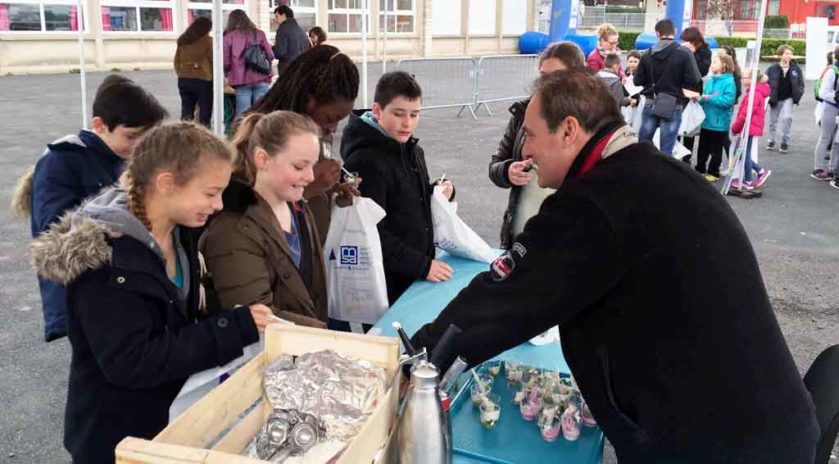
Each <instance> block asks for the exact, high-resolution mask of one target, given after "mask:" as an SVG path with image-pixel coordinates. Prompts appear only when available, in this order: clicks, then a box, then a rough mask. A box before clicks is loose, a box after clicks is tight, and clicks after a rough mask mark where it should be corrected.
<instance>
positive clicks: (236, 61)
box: [224, 10, 274, 116]
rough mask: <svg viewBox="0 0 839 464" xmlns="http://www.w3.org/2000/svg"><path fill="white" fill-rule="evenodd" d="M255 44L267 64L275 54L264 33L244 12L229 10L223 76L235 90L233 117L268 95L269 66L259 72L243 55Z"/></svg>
mask: <svg viewBox="0 0 839 464" xmlns="http://www.w3.org/2000/svg"><path fill="white" fill-rule="evenodd" d="M254 44H258V45H259V48H261V49H262V53H264V54H265V58H266V59H267V60H268V63H269V64H270V63H271V62H272V61H273V60H274V52H272V51H271V45H270V44H269V43H268V39H267V38H266V37H265V33H264V32H262V31H260V30H259V29H257V27H256V25H254V23H253V21H251V20H250V18H248V15H247V14H246V13H245V12H244V11H242V10H233V11H231V12H230V16H229V17H228V18H227V27H226V28H225V29H224V74H225V75H226V76H227V83H228V84H230V86H231V87H233V88H234V89H235V90H236V116H239V115H241V114H242V113H244V112H245V111H247V110H248V108H250V107H251V106H252V105H253V104H254V103H255V102H256V101H257V100H259V99H260V98H262V96H263V95H265V94H266V93H268V85H269V84H270V83H271V75H272V70H271V66H268V72H267V73H262V72H259V71H257V70H255V69H253V68H251V67H248V66H247V65H246V64H245V52H246V51H247V50H248V48H250V47H251V45H254Z"/></svg>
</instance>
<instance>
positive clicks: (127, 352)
mask: <svg viewBox="0 0 839 464" xmlns="http://www.w3.org/2000/svg"><path fill="white" fill-rule="evenodd" d="M180 240H181V244H182V246H183V247H184V250H185V251H186V255H187V256H188V259H189V269H185V270H184V272H185V273H187V272H188V273H189V281H190V282H192V283H194V284H193V285H190V289H189V294H188V297H187V298H186V300H185V302H182V299H181V298H179V291H178V289H177V288H176V287H175V286H174V284H172V282H171V281H170V280H169V278H168V276H167V275H166V269H165V266H164V264H163V262H162V260H161V259H160V258H159V256H158V255H157V254H156V253H155V252H154V251H152V250H151V249H150V248H149V247H148V246H147V244H145V243H141V242H140V241H138V240H136V239H134V238H132V237H130V236H127V235H124V236H121V237H114V236H113V235H112V234H108V233H106V232H105V230H104V229H103V228H101V227H100V226H99V225H98V224H96V223H94V221H93V220H91V219H89V218H87V219H84V220H83V222H82V224H81V227H77V225H74V226H73V228H72V229H71V228H70V219H69V217H65V218H64V219H62V221H61V222H59V223H57V224H56V225H55V226H53V228H51V231H50V233H49V234H46V235H45V236H42V237H41V238H40V239H38V240H36V241H35V243H36V245H37V250H36V248H33V255H34V256H33V258H34V260H35V261H36V262H39V261H40V262H41V263H42V266H43V267H41V268H39V269H38V271H39V273H41V274H42V275H45V276H46V277H49V278H51V279H53V280H62V281H63V282H62V283H65V284H67V302H68V304H67V313H68V332H69V333H68V337H69V339H70V344H71V347H72V361H71V364H70V380H69V386H68V393H67V407H66V411H65V417H64V446H65V448H67V450H68V451H69V452H70V454H71V455H72V457H73V461H74V462H76V463H79V464H81V463H84V464H97V463H111V464H112V463H113V462H114V459H115V458H114V449H115V448H116V445H117V444H118V443H119V442H120V440H122V439H123V438H125V437H127V436H129V435H130V436H134V437H140V438H147V439H151V438H153V437H154V436H155V435H157V433H158V432H160V431H161V430H163V428H164V427H165V426H166V424H167V423H168V421H169V407H170V405H171V403H172V401H173V400H174V399H175V397H176V396H177V394H178V392H179V391H180V389H181V387H182V386H183V384H184V382H185V381H186V379H187V377H189V376H190V375H192V374H193V373H195V372H198V371H201V370H204V369H209V368H211V367H215V366H219V365H223V364H225V363H227V362H229V361H231V360H233V359H235V358H237V357H239V356H241V355H242V347H244V346H247V345H249V344H251V343H255V342H256V341H258V340H259V334H258V332H257V329H256V326H255V325H254V322H253V319H252V317H251V315H250V311H249V309H248V308H247V307H240V308H236V309H234V310H233V311H224V312H220V313H218V314H215V315H212V316H210V317H208V318H205V319H203V320H201V321H200V322H199V320H198V319H199V301H200V299H201V295H200V293H201V291H200V286H199V285H198V284H197V283H198V282H199V278H200V277H199V264H198V252H197V248H196V241H195V237H194V234H193V233H192V231H189V230H186V229H184V230H182V231H181V234H180ZM49 254H53V255H55V256H56V257H57V258H55V261H52V260H49V259H48V255H49ZM58 261H61V262H65V263H67V268H61V267H56V266H55V263H56V262H58ZM48 263H52V265H50V264H48Z"/></svg>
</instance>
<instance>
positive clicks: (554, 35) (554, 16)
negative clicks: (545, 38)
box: [550, 0, 579, 42]
mask: <svg viewBox="0 0 839 464" xmlns="http://www.w3.org/2000/svg"><path fill="white" fill-rule="evenodd" d="M578 2H579V0H553V1H552V2H551V33H550V36H551V42H556V41H558V40H564V39H565V38H566V37H568V36H570V35H573V34H575V33H576V30H575V29H576V27H577V24H576V16H577V15H576V14H573V15H572V9H573V11H574V12H575V13H576V11H577V8H576V7H572V6H571V5H572V3H573V4H575V5H576V4H577V3H578ZM572 17H573V18H574V19H573V21H574V25H573V27H572V26H571V24H572V23H571V21H572Z"/></svg>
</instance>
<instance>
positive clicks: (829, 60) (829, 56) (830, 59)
mask: <svg viewBox="0 0 839 464" xmlns="http://www.w3.org/2000/svg"><path fill="white" fill-rule="evenodd" d="M827 65H828V66H832V65H833V52H827Z"/></svg>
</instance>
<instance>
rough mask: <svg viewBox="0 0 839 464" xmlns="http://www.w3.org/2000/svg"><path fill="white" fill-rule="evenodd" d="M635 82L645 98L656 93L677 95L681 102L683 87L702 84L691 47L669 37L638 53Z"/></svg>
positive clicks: (683, 99) (690, 87) (683, 98)
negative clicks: (689, 48)
mask: <svg viewBox="0 0 839 464" xmlns="http://www.w3.org/2000/svg"><path fill="white" fill-rule="evenodd" d="M634 80H635V85H639V86H642V87H644V91H643V92H641V93H642V94H644V95H645V96H646V97H647V98H648V99H649V98H650V97H652V96H654V95H655V94H657V93H666V94H669V95H673V96H675V97H676V99H677V100H678V101H680V102H681V103H682V105H684V104H685V103H686V102H687V99H686V98H685V97H684V93H683V92H682V89H689V90H690V89H696V88H701V85H702V76H700V75H699V69H698V68H697V65H696V59H695V58H694V56H693V54H692V53H691V51H690V50H688V49H687V48H685V47H682V46H681V45H679V44H678V43H676V42H674V41H672V40H663V41H659V43H657V44H656V45H654V46H653V48H651V49H649V50H648V51H647V52H646V53H644V54H643V55H642V56H641V62H640V63H639V64H638V69H637V70H636V71H635V77H634Z"/></svg>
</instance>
